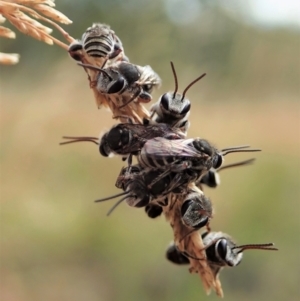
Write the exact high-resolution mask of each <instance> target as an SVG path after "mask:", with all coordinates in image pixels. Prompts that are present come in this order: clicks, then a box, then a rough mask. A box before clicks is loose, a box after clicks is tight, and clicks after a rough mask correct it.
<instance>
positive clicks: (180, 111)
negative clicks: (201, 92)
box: [150, 62, 206, 133]
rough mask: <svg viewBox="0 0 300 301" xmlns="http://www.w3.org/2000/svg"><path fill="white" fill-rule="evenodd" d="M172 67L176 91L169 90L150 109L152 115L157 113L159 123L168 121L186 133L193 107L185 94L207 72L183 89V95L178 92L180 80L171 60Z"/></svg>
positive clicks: (156, 119)
mask: <svg viewBox="0 0 300 301" xmlns="http://www.w3.org/2000/svg"><path fill="white" fill-rule="evenodd" d="M171 68H172V71H173V75H174V80H175V91H174V92H167V93H165V94H163V95H162V96H161V97H160V98H159V100H158V101H157V102H156V103H155V104H154V105H152V107H151V108H150V111H151V112H152V115H151V117H153V116H154V115H156V118H155V121H156V122H158V123H161V122H163V123H167V124H170V125H171V126H172V127H178V128H181V129H182V131H183V132H184V133H186V132H187V130H188V128H189V121H188V116H189V112H190V109H191V102H190V101H189V99H187V98H185V94H186V92H187V91H188V89H189V88H190V87H191V86H192V85H194V84H195V83H196V82H197V81H199V80H200V79H201V78H203V77H204V76H205V75H206V73H204V74H202V75H201V76H200V77H198V78H196V79H195V80H194V81H192V82H191V83H190V84H189V85H188V86H187V87H186V88H185V89H184V91H183V93H182V95H181V94H179V93H177V90H178V81H177V75H176V71H175V68H174V64H173V63H172V62H171Z"/></svg>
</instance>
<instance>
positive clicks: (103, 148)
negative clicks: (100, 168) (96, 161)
mask: <svg viewBox="0 0 300 301" xmlns="http://www.w3.org/2000/svg"><path fill="white" fill-rule="evenodd" d="M106 136H107V135H104V136H103V137H102V139H101V141H100V145H99V152H100V154H101V155H102V156H103V157H108V156H109V153H110V149H109V146H108V145H107V140H106V139H107V138H106Z"/></svg>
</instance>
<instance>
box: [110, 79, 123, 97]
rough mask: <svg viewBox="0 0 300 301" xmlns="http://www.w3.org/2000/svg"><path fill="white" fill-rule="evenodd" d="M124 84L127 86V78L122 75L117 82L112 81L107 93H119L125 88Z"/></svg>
mask: <svg viewBox="0 0 300 301" xmlns="http://www.w3.org/2000/svg"><path fill="white" fill-rule="evenodd" d="M124 86H125V79H124V77H122V76H120V77H119V78H118V79H117V80H116V81H115V82H113V83H112V85H111V86H110V87H109V89H108V91H107V93H108V94H113V93H118V92H120V91H121V90H122V89H123V87H124Z"/></svg>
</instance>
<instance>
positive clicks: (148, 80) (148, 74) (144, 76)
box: [137, 65, 161, 88]
mask: <svg viewBox="0 0 300 301" xmlns="http://www.w3.org/2000/svg"><path fill="white" fill-rule="evenodd" d="M137 68H138V70H139V71H140V73H141V76H140V79H139V80H138V84H139V85H148V84H151V85H153V86H155V87H157V88H158V87H159V86H160V85H161V79H160V77H159V76H158V74H157V73H155V72H154V71H153V69H152V68H151V67H150V66H149V65H147V66H144V67H141V66H137Z"/></svg>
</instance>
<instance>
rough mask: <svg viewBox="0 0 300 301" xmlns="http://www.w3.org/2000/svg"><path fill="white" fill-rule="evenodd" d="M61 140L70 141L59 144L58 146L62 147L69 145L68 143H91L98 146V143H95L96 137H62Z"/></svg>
mask: <svg viewBox="0 0 300 301" xmlns="http://www.w3.org/2000/svg"><path fill="white" fill-rule="evenodd" d="M62 138H63V139H70V141H64V142H60V143H59V145H64V144H70V143H74V142H84V141H85V142H93V143H95V144H97V145H99V143H98V142H97V140H98V138H97V137H70V136H63V137H62Z"/></svg>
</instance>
